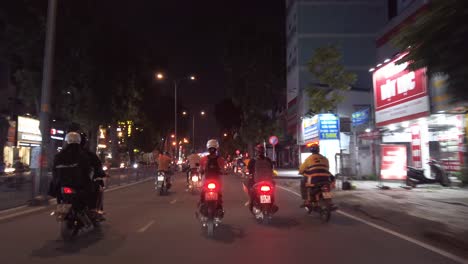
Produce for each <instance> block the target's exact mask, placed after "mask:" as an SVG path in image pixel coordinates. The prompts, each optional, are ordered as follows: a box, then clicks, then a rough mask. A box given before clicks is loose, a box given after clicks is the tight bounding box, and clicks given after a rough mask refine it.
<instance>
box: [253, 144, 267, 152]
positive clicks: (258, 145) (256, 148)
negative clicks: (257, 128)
mask: <svg viewBox="0 0 468 264" xmlns="http://www.w3.org/2000/svg"><path fill="white" fill-rule="evenodd" d="M255 150H256V151H257V155H265V146H263V145H262V144H257V146H255Z"/></svg>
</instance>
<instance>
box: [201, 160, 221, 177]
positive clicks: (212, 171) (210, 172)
mask: <svg viewBox="0 0 468 264" xmlns="http://www.w3.org/2000/svg"><path fill="white" fill-rule="evenodd" d="M220 174H221V168H220V167H219V164H218V157H209V156H208V162H207V164H206V171H205V175H206V177H207V178H211V177H218V176H219V175H220Z"/></svg>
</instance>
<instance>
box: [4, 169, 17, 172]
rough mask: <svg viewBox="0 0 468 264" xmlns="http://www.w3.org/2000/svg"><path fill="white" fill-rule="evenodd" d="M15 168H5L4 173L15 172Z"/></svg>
mask: <svg viewBox="0 0 468 264" xmlns="http://www.w3.org/2000/svg"><path fill="white" fill-rule="evenodd" d="M15 170H16V169H15V168H5V172H6V173H10V172H15Z"/></svg>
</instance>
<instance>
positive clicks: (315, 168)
mask: <svg viewBox="0 0 468 264" xmlns="http://www.w3.org/2000/svg"><path fill="white" fill-rule="evenodd" d="M308 147H309V148H310V152H312V155H310V156H309V157H307V159H306V160H305V161H304V163H302V164H301V166H300V168H299V174H301V175H303V176H304V177H303V179H302V181H301V196H302V199H303V200H304V204H303V205H301V207H304V206H307V205H308V203H309V201H308V198H307V192H306V186H308V187H313V186H314V184H317V183H323V182H333V181H334V177H333V175H332V174H331V173H330V171H329V169H330V167H329V164H328V159H327V158H326V157H325V156H323V155H321V154H320V146H319V144H318V143H317V142H312V143H310V144H308ZM313 195H314V194H311V195H310V196H311V197H313Z"/></svg>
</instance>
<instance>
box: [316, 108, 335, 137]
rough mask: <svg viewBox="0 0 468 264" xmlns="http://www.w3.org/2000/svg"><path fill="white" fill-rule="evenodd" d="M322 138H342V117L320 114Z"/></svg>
mask: <svg viewBox="0 0 468 264" xmlns="http://www.w3.org/2000/svg"><path fill="white" fill-rule="evenodd" d="M319 124H320V125H319V132H320V140H327V139H340V119H339V118H338V117H337V116H336V115H334V114H320V115H319Z"/></svg>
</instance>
